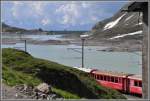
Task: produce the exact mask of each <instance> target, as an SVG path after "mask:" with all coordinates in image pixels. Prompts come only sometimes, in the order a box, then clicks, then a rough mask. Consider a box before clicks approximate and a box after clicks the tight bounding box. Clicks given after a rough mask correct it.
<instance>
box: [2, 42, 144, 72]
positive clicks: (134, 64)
mask: <svg viewBox="0 0 150 101" xmlns="http://www.w3.org/2000/svg"><path fill="white" fill-rule="evenodd" d="M19 46H23V43H20V44H17V45H13V44H12V45H8V44H7V45H2V48H7V47H12V48H14V47H19ZM72 48H73V49H72ZM103 48H104V47H100V46H85V60H84V64H85V67H86V68H95V69H100V70H108V71H117V72H126V73H134V74H141V72H142V69H141V62H142V60H141V59H142V57H141V52H136V53H135V52H134V53H130V52H102V51H97V50H100V49H103ZM27 51H28V52H29V53H30V54H32V56H34V57H37V58H42V59H47V60H51V61H55V62H57V63H60V64H64V65H67V66H76V67H81V46H77V45H34V44H28V45H27Z"/></svg>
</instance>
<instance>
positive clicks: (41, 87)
mask: <svg viewBox="0 0 150 101" xmlns="http://www.w3.org/2000/svg"><path fill="white" fill-rule="evenodd" d="M35 90H36V91H38V92H42V93H49V92H50V91H49V85H48V84H47V83H41V84H39V85H38V86H37V87H36V88H35Z"/></svg>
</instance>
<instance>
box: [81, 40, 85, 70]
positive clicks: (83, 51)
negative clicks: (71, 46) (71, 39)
mask: <svg viewBox="0 0 150 101" xmlns="http://www.w3.org/2000/svg"><path fill="white" fill-rule="evenodd" d="M81 40H82V68H84V41H85V39H84V38H82V39H81Z"/></svg>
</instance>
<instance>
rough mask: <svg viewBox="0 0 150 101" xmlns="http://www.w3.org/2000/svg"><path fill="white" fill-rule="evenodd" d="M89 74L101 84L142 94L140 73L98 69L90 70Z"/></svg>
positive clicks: (122, 90) (126, 91)
mask: <svg viewBox="0 0 150 101" xmlns="http://www.w3.org/2000/svg"><path fill="white" fill-rule="evenodd" d="M90 75H91V76H92V77H94V78H95V79H96V81H97V82H98V83H99V84H100V85H102V86H105V87H109V88H113V89H116V90H119V91H121V92H125V93H131V94H138V95H140V96H142V78H141V76H140V75H135V74H125V73H118V72H117V73H114V72H106V71H99V70H91V71H90Z"/></svg>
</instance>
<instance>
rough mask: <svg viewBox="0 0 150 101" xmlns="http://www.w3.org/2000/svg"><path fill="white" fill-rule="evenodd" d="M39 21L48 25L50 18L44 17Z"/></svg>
mask: <svg viewBox="0 0 150 101" xmlns="http://www.w3.org/2000/svg"><path fill="white" fill-rule="evenodd" d="M41 23H42V25H44V26H45V25H48V24H50V19H47V18H45V19H42V21H41Z"/></svg>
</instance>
